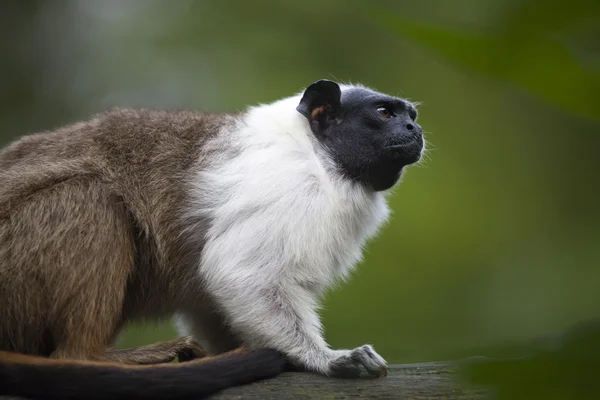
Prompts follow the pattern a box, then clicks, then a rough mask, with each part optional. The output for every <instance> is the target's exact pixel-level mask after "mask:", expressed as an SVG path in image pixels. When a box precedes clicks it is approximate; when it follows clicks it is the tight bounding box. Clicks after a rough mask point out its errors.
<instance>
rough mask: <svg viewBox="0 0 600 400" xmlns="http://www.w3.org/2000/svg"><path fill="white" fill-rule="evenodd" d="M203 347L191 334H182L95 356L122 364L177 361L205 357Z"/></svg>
mask: <svg viewBox="0 0 600 400" xmlns="http://www.w3.org/2000/svg"><path fill="white" fill-rule="evenodd" d="M206 355H207V353H206V351H205V350H204V348H203V347H202V346H201V345H200V343H198V342H197V341H196V340H195V339H194V338H193V337H191V336H184V337H180V338H177V339H173V340H169V341H166V342H158V343H152V344H149V345H147V346H140V347H134V348H130V349H107V350H106V351H105V352H104V353H103V354H101V355H99V356H97V357H95V359H96V360H98V361H114V362H119V363H123V364H137V365H148V364H162V363H169V362H171V361H173V360H175V359H176V358H177V359H178V360H179V362H184V361H191V360H194V359H197V358H204V357H206Z"/></svg>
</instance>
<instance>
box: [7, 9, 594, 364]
mask: <svg viewBox="0 0 600 400" xmlns="http://www.w3.org/2000/svg"><path fill="white" fill-rule="evenodd" d="M0 30H1V33H2V35H1V38H0V45H1V54H2V58H1V62H0V145H4V144H6V143H7V142H8V141H10V140H12V139H15V138H17V137H19V136H20V135H23V134H26V133H31V132H35V131H38V130H43V129H51V128H55V127H57V126H59V125H61V124H64V123H68V122H72V121H76V120H78V119H82V118H87V117H88V116H90V115H91V114H92V113H96V112H100V111H103V110H105V109H106V108H108V107H112V106H148V107H155V108H197V109H202V110H206V111H230V110H237V109H240V108H242V107H244V106H246V105H253V104H256V103H258V102H270V101H273V100H276V99H278V98H281V97H284V96H288V95H290V94H293V93H296V92H298V91H300V90H302V88H303V87H305V86H306V85H308V84H310V83H311V82H313V81H315V80H317V79H320V78H328V79H337V80H341V81H350V82H361V83H363V84H366V85H369V86H373V87H375V88H376V89H379V90H381V91H384V92H388V93H390V94H394V95H400V96H405V97H408V98H410V99H411V100H415V101H421V102H422V105H421V106H420V119H419V122H420V123H421V125H422V126H423V128H424V130H425V131H426V138H427V140H428V143H429V147H430V151H429V154H428V156H427V157H426V159H425V160H424V162H423V163H422V164H421V165H419V166H416V167H413V168H411V169H410V170H409V171H408V173H407V174H406V176H405V178H404V182H403V184H402V185H400V186H399V187H398V188H397V189H396V191H395V193H394V196H393V198H392V204H391V205H392V208H393V210H394V215H393V219H392V220H391V222H390V223H389V224H388V225H387V226H386V227H385V229H384V230H383V231H382V233H381V235H380V237H379V238H378V239H377V240H375V241H373V242H372V243H371V244H370V245H369V246H368V248H367V254H366V257H365V261H364V263H363V264H362V265H360V266H359V268H358V270H357V272H356V273H355V274H354V275H353V277H352V279H351V281H350V282H349V283H348V284H346V285H343V286H340V287H339V288H337V289H336V290H334V291H332V292H331V293H330V294H329V295H328V297H327V299H326V301H325V309H324V311H323V318H324V324H325V327H326V335H327V339H328V341H329V342H330V343H331V345H332V346H333V347H354V346H358V345H361V344H363V343H373V344H374V345H375V347H376V349H377V350H378V351H379V352H380V353H381V354H382V355H383V356H384V357H385V358H386V359H387V360H388V361H390V362H392V363H404V362H416V361H429V360H442V359H451V358H460V357H465V356H471V355H507V354H519V349H520V348H522V346H523V345H524V344H525V343H529V342H530V341H531V340H537V339H538V338H543V337H546V336H548V335H554V334H557V333H560V332H562V331H563V330H564V329H566V328H568V327H570V326H571V325H572V324H574V323H577V322H580V321H587V320H590V319H593V318H596V317H600V249H599V247H598V246H599V245H600V185H599V183H600V177H599V173H600V132H599V131H600V40H599V39H600V6H599V5H598V2H596V1H583V0H571V1H569V2H561V3H554V5H553V4H552V2H551V1H539V0H538V1H535V0H530V1H524V0H522V1H516V0H479V1H475V0H455V1H421V2H416V1H368V2H367V1H342V0H339V1H333V0H328V1H324V0H320V1H318V0H303V1H222V0H221V1H189V0H180V1H170V2H169V1H156V0H123V1H119V0H106V1H95V0H85V1H84V0H79V1H76V0H72V1H4V2H2V4H1V5H0ZM175 335H176V332H175V330H174V329H173V327H172V326H171V325H170V322H169V321H166V322H163V323H162V324H159V325H144V326H135V327H131V328H129V329H128V330H127V332H126V333H125V334H124V335H123V337H122V339H121V340H120V342H119V345H120V346H134V345H139V344H145V343H149V342H151V341H157V340H161V339H167V338H171V337H173V336H175Z"/></svg>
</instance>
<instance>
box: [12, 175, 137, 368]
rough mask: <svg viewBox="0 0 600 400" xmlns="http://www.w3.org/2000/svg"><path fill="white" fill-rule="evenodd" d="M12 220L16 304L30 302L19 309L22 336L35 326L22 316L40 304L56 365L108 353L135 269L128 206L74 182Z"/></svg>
mask: <svg viewBox="0 0 600 400" xmlns="http://www.w3.org/2000/svg"><path fill="white" fill-rule="evenodd" d="M9 219H10V220H9V221H8V225H5V229H6V228H7V229H9V235H8V236H9V237H10V238H11V240H10V242H9V243H8V245H9V246H11V249H10V250H11V254H12V258H11V262H10V263H9V264H8V266H7V268H11V269H13V270H14V271H15V272H14V273H13V275H14V276H15V277H16V278H15V279H14V280H13V281H12V283H11V284H12V285H13V286H14V287H13V289H14V292H15V293H21V295H20V297H19V296H17V297H16V298H15V302H16V300H18V299H21V298H22V299H23V300H21V303H18V304H13V308H12V313H13V314H14V313H21V314H20V316H19V318H15V319H19V320H21V321H24V322H22V323H21V324H22V325H23V326H20V330H26V328H27V325H26V323H27V321H28V316H27V315H25V312H26V311H25V310H22V309H24V308H25V306H27V305H28V304H29V303H32V304H35V312H36V314H37V315H38V318H37V319H36V320H37V321H38V326H37V330H38V331H39V332H45V336H44V337H45V338H46V340H45V341H46V342H49V343H51V347H50V348H49V349H48V350H49V351H48V353H51V357H53V358H59V359H61V358H71V359H80V360H81V359H90V358H93V356H94V355H96V354H99V353H102V352H104V349H105V348H106V347H107V346H108V345H109V343H110V342H111V339H112V338H113V337H114V335H115V333H116V331H117V329H118V328H120V326H121V325H122V310H123V304H124V298H125V291H126V287H127V281H128V278H129V276H130V275H131V274H132V273H133V272H134V271H133V269H134V266H135V264H134V263H135V241H134V234H135V232H134V229H133V227H132V223H131V215H130V214H129V213H128V211H127V209H126V208H125V205H124V204H123V201H122V199H120V198H118V197H117V196H114V195H113V194H111V192H110V191H109V190H107V189H106V188H105V187H104V186H103V184H101V183H100V182H98V181H96V180H94V179H92V178H87V177H77V178H71V179H68V180H64V181H61V182H56V183H54V184H53V185H52V186H49V187H47V188H44V189H40V190H38V191H36V192H33V193H31V194H30V195H29V196H28V197H27V199H26V201H23V202H22V203H20V204H18V205H15V206H14V209H13V210H12V211H11V213H10V216H9ZM34 285H35V286H34ZM25 294H27V296H29V297H30V300H26V298H25V297H24V296H25ZM32 299H34V300H35V302H34V303H33V301H34V300H32ZM13 303H14V302H13ZM9 314H10V313H9ZM29 318H31V317H29ZM44 337H42V336H40V337H39V338H38V339H37V341H38V342H39V343H38V347H39V345H40V344H41V343H44ZM48 338H49V339H48ZM32 345H35V343H32V344H30V346H29V347H35V346H32ZM14 350H15V351H21V349H20V348H16V349H14Z"/></svg>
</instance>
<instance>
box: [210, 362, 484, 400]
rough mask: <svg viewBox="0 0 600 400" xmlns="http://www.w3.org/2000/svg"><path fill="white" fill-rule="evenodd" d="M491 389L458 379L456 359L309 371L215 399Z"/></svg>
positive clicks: (476, 395)
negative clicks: (329, 374) (346, 373)
mask: <svg viewBox="0 0 600 400" xmlns="http://www.w3.org/2000/svg"><path fill="white" fill-rule="evenodd" d="M486 394H487V392H486V391H484V390H481V389H479V390H478V389H474V388H466V387H465V386H464V385H461V384H460V383H459V382H457V376H456V369H455V367H454V365H453V364H452V363H424V364H403V365H392V366H390V370H389V374H388V376H387V377H385V378H379V379H370V378H361V379H355V380H354V379H353V380H348V379H333V378H326V377H322V376H318V375H315V374H309V373H297V372H294V373H291V372H290V373H285V374H283V375H281V376H280V377H278V378H275V379H271V380H266V381H262V382H257V383H254V384H251V385H246V386H239V387H234V388H230V389H226V390H224V391H222V392H220V393H219V394H217V395H215V396H213V397H212V398H213V399H222V400H233V399H236V400H244V399H265V400H276V399H302V400H304V399H407V400H408V399H484V398H486Z"/></svg>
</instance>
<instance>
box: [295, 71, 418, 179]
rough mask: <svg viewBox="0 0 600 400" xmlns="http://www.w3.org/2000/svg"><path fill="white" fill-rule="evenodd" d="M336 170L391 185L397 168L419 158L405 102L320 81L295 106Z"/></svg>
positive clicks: (415, 126)
mask: <svg viewBox="0 0 600 400" xmlns="http://www.w3.org/2000/svg"><path fill="white" fill-rule="evenodd" d="M297 110H298V111H299V112H300V113H301V114H302V115H304V116H305V117H306V118H307V119H308V121H309V123H310V126H311V129H312V131H313V132H314V134H315V136H316V137H317V138H318V140H319V141H320V142H321V143H322V144H323V145H324V147H325V148H326V149H327V150H328V151H329V152H330V153H331V155H332V157H333V159H334V161H335V162H336V163H337V165H338V166H339V168H340V170H341V171H342V173H343V174H344V175H345V176H346V177H347V178H349V179H352V180H355V181H358V182H361V183H363V184H365V185H366V186H368V187H371V188H372V189H373V190H375V191H382V190H386V189H389V188H391V187H392V186H394V185H395V184H396V182H398V179H399V178H400V175H401V174H402V168H403V167H405V166H407V165H409V164H412V163H415V162H417V161H419V159H420V158H421V153H422V151H423V145H424V141H423V134H422V131H421V127H420V126H419V125H418V124H417V123H416V122H415V121H416V119H417V112H416V110H415V108H414V107H413V106H412V104H410V103H409V102H407V101H405V100H403V99H399V98H396V97H391V96H388V95H385V94H382V93H378V92H375V91H372V90H369V89H364V88H350V89H346V90H344V91H343V92H342V91H341V90H340V87H339V86H338V84H337V83H335V82H332V81H327V80H321V81H318V82H315V83H313V84H312V85H311V86H309V87H308V88H307V89H306V91H305V92H304V96H303V98H302V100H301V102H300V104H299V105H298V107H297Z"/></svg>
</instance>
